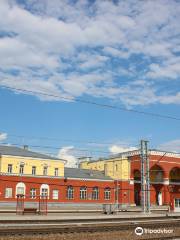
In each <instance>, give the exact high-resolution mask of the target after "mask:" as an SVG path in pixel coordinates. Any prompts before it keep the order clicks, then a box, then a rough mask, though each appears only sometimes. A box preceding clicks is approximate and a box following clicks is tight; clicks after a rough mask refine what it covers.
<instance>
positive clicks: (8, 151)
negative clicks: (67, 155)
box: [0, 146, 61, 160]
mask: <svg viewBox="0 0 180 240" xmlns="http://www.w3.org/2000/svg"><path fill="white" fill-rule="evenodd" d="M0 155H10V156H19V157H31V158H42V159H52V160H61V159H59V158H56V157H52V156H48V155H45V154H41V153H37V152H32V151H29V150H27V149H23V148H19V147H14V146H0Z"/></svg>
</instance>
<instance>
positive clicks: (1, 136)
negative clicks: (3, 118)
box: [0, 133, 7, 141]
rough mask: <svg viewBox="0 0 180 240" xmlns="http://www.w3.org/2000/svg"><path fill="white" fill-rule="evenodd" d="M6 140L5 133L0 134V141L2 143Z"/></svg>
mask: <svg viewBox="0 0 180 240" xmlns="http://www.w3.org/2000/svg"><path fill="white" fill-rule="evenodd" d="M6 138H7V133H0V141H3V140H5V139H6Z"/></svg>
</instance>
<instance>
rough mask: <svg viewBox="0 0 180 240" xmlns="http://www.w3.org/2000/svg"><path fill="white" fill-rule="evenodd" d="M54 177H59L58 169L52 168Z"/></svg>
mask: <svg viewBox="0 0 180 240" xmlns="http://www.w3.org/2000/svg"><path fill="white" fill-rule="evenodd" d="M54 176H55V177H57V176H59V168H54Z"/></svg>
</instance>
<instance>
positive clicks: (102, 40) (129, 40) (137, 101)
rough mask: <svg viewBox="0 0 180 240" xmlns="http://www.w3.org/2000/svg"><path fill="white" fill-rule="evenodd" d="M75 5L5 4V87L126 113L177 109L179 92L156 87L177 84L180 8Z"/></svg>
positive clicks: (0, 20) (164, 3)
mask: <svg viewBox="0 0 180 240" xmlns="http://www.w3.org/2000/svg"><path fill="white" fill-rule="evenodd" d="M70 2H71V1H70ZM70 2H69V1H58V0H54V1H51V0H44V1H41V0H37V1H34V0H28V1H22V2H21V3H20V2H19V1H15V0H9V1H5V0H2V1H1V7H0V30H1V31H0V32H2V33H4V35H3V34H2V35H3V36H2V37H0V56H1V58H0V66H1V69H0V77H1V81H0V84H3V85H7V86H12V87H14V86H18V87H19V88H26V89H28V90H31V91H33V90H34V91H35V90H38V91H42V92H45V93H49V92H50V94H54V95H57V96H60V97H63V96H64V97H65V96H66V97H70V98H72V99H73V98H75V97H79V96H83V94H87V95H90V96H96V97H105V98H110V99H113V100H116V101H118V102H120V103H122V104H124V105H126V106H133V105H149V104H155V103H161V104H170V103H171V104H174V103H176V104H179V93H178V90H177V89H176V88H175V87H174V86H173V85H172V86H171V90H172V91H169V90H170V89H169V87H168V88H167V89H168V90H167V89H165V88H164V89H163V91H162V89H161V86H160V84H159V83H158V82H159V80H161V81H163V82H166V81H170V80H172V79H174V80H176V81H179V78H178V76H179V73H180V71H179V69H180V60H179V57H177V53H179V49H180V43H179V37H178V34H180V28H179V21H180V5H179V4H178V3H177V1H175V0H172V1H171V2H169V1H168V0H157V1H146V2H143V1H136V0H129V1H119V2H118V3H117V4H114V3H113V1H101V0H96V1H95V2H94V3H90V2H89V1H86V0H84V1H83V0H80V1H75V2H74V3H73V2H72V3H70ZM122 60H123V61H122ZM132 69H133V71H132ZM14 70H18V74H17V75H15V74H13V72H14ZM124 77H127V78H125V79H124ZM141 79H142V80H144V81H146V84H144V85H143V86H134V85H133V82H134V81H138V80H141ZM149 80H150V81H151V82H152V83H153V84H152V85H151V86H149V84H148V83H149ZM165 84H166V83H165ZM168 91H169V92H168ZM34 95H35V96H38V97H39V98H40V99H41V100H60V99H58V98H54V97H45V96H42V95H41V94H34Z"/></svg>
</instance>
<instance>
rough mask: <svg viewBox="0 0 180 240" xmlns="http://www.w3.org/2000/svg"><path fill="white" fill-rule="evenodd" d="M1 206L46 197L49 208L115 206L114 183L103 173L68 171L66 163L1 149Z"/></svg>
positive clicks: (19, 150) (10, 148) (26, 152)
mask: <svg viewBox="0 0 180 240" xmlns="http://www.w3.org/2000/svg"><path fill="white" fill-rule="evenodd" d="M0 169H1V171H0V205H4V204H5V205H6V204H9V203H14V204H15V203H16V200H17V195H18V194H23V195H24V198H25V199H24V200H25V202H29V203H33V202H38V199H39V197H43V196H46V197H47V201H48V203H49V204H52V205H53V204H56V205H58V204H62V203H71V204H73V203H74V204H77V203H78V204H79V203H81V204H83V203H92V204H97V203H101V204H102V203H112V202H114V201H115V200H114V199H115V193H114V180H113V179H111V178H110V177H108V176H105V174H104V172H101V171H94V170H89V169H86V170H82V169H73V168H65V167H64V161H63V160H61V159H57V158H54V157H50V156H47V155H43V154H39V153H35V152H32V151H28V150H27V149H20V148H16V147H11V146H1V147H0Z"/></svg>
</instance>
